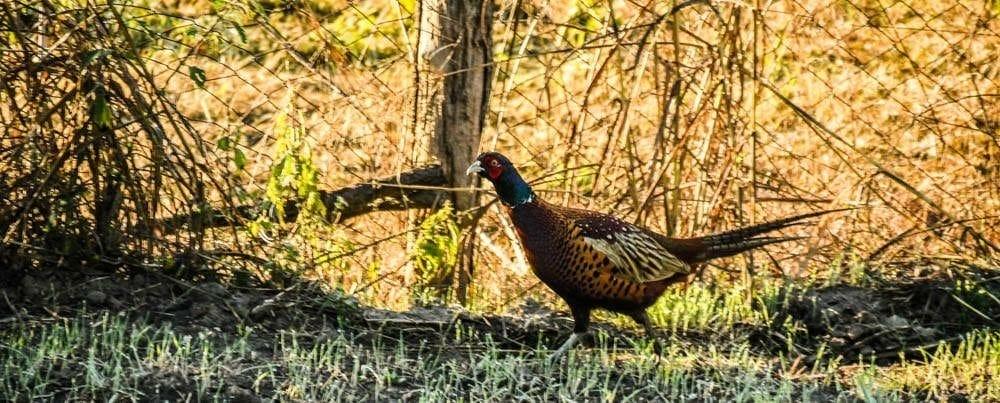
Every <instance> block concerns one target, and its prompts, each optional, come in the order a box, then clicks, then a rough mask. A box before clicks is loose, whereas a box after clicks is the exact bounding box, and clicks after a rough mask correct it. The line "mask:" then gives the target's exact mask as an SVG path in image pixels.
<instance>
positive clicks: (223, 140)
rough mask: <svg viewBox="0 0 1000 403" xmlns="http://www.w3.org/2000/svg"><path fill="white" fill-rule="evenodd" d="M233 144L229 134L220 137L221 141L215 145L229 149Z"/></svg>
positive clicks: (222, 148) (221, 148) (223, 149)
mask: <svg viewBox="0 0 1000 403" xmlns="http://www.w3.org/2000/svg"><path fill="white" fill-rule="evenodd" d="M231 144H232V143H231V140H229V136H225V137H223V138H220V139H219V141H216V142H215V146H216V147H219V149H220V150H222V151H229V147H230V146H231Z"/></svg>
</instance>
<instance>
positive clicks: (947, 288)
mask: <svg viewBox="0 0 1000 403" xmlns="http://www.w3.org/2000/svg"><path fill="white" fill-rule="evenodd" d="M956 284H961V283H960V282H959V283H956V282H955V281H950V280H947V279H944V278H936V279H932V278H923V279H916V280H910V281H907V282H898V283H886V284H877V285H873V286H871V287H867V288H865V287H857V286H843V285H841V286H833V287H825V288H815V289H805V290H796V291H788V292H787V293H783V294H782V295H780V298H782V299H784V300H785V303H784V304H783V305H782V306H783V307H784V309H782V310H779V311H778V312H777V315H775V316H774V319H773V321H772V323H771V325H770V326H762V325H750V324H741V325H738V326H735V327H733V328H731V329H720V331H719V332H711V333H708V332H706V333H698V332H690V333H687V334H672V335H671V340H673V341H674V342H680V343H690V344H691V345H702V344H706V343H718V344H719V345H722V346H724V345H726V343H725V341H726V340H733V339H742V340H749V342H750V343H751V345H753V346H754V347H755V348H756V349H759V351H764V352H766V353H770V354H774V355H786V356H790V357H796V359H797V360H801V361H802V364H803V365H806V364H810V365H811V364H812V363H813V362H814V361H817V360H828V359H831V357H837V359H840V360H842V362H858V361H867V362H874V363H876V364H877V365H889V364H891V363H893V362H898V361H899V360H900V359H901V357H908V356H913V355H916V354H918V352H919V351H921V349H922V348H929V347H932V346H936V345H937V344H938V343H941V342H945V343H954V342H957V341H958V335H961V334H963V333H965V332H968V331H970V330H974V329H981V328H997V327H998V324H997V321H996V320H997V318H1000V303H996V304H980V303H977V301H974V300H973V299H975V298H988V296H985V297H984V296H981V295H967V294H966V293H963V290H962V289H960V287H959V286H956ZM980 284H981V285H983V286H985V287H986V289H988V290H992V291H994V292H993V293H992V295H1000V277H996V276H994V277H992V278H988V277H987V278H984V279H982V280H981V282H980ZM0 294H2V301H0V331H9V330H10V329H13V328H14V327H15V326H16V325H17V324H19V323H22V324H23V323H25V322H31V321H58V320H65V319H67V318H74V317H79V316H81V315H99V314H100V313H101V312H114V313H123V314H124V315H126V316H127V317H133V318H143V319H144V320H146V321H148V322H151V323H169V324H170V325H171V326H172V327H173V328H174V329H175V330H176V331H178V332H182V333H186V334H191V335H195V334H200V333H204V332H206V331H210V333H212V334H214V335H216V336H217V337H222V338H225V337H235V335H236V333H237V332H239V329H240V328H245V327H247V326H252V327H253V328H254V329H256V330H255V332H254V333H253V334H252V336H251V337H250V339H249V345H250V346H251V347H252V348H253V349H255V350H257V353H258V354H257V356H258V357H259V359H260V360H267V359H268V357H269V356H270V355H271V354H274V348H273V345H274V343H275V340H276V339H277V338H278V337H279V334H280V333H281V332H283V331H288V330H289V329H295V331H296V332H298V333H299V334H303V335H307V337H306V338H305V339H304V340H307V341H306V342H308V340H309V339H310V338H312V339H313V340H315V341H317V342H319V341H321V340H324V339H327V338H331V337H338V336H341V335H345V336H347V337H349V338H350V339H351V340H354V341H355V342H356V343H357V344H358V345H359V346H370V345H373V343H375V344H377V343H383V344H386V345H402V346H404V349H406V350H407V351H410V350H411V347H412V351H413V353H412V354H415V355H419V354H420V353H419V352H420V351H427V348H428V346H431V347H433V348H435V349H436V351H438V352H439V353H440V356H442V357H450V358H452V359H463V357H468V356H469V352H470V351H475V350H476V349H477V348H479V347H478V346H479V343H478V341H482V340H487V339H488V340H490V342H491V345H492V346H493V347H492V348H496V349H497V351H501V352H507V353H510V354H524V353H525V352H526V351H527V352H531V351H533V350H536V349H538V347H548V348H553V347H555V346H557V345H558V343H560V342H561V341H562V339H563V338H564V337H566V335H567V334H568V333H569V332H570V329H571V328H572V321H571V319H570V318H569V317H568V316H567V315H566V313H565V312H553V311H551V310H549V309H546V308H544V307H542V306H540V305H539V304H532V303H530V302H529V303H526V304H525V305H524V306H522V307H521V308H520V311H519V312H515V313H513V314H511V315H481V314H474V313H469V312H465V311H461V310H458V309H455V308H448V307H422V308H415V309H413V310H411V311H409V312H392V311H386V310H380V309H373V308H368V307H364V306H361V305H360V304H359V303H358V302H356V301H355V300H353V299H351V298H348V297H345V296H343V295H341V294H336V293H328V292H323V291H320V288H319V287H317V286H315V285H311V284H309V283H300V284H298V285H296V286H294V287H291V288H289V289H285V290H275V289H268V288H253V287H235V286H224V285H222V284H220V283H218V282H214V281H202V282H195V283H189V282H186V281H181V280H176V279H172V278H170V277H167V276H164V275H160V274H155V273H148V272H124V273H99V272H78V273H74V274H71V275H69V276H67V274H66V273H65V272H60V273H55V272H38V273H34V274H32V275H28V276H25V277H24V278H22V279H21V280H20V281H19V282H18V283H17V284H16V285H14V286H12V287H7V288H4V289H2V290H0ZM972 307H980V308H972ZM982 307H989V308H988V309H986V308H982ZM788 326H794V327H796V328H798V329H799V330H798V333H797V334H798V335H799V336H797V337H796V338H795V340H794V341H791V342H790V341H789V340H788V336H787V334H788V332H787V331H782V330H781V329H784V328H787V327H788ZM456 329H462V331H461V332H456ZM595 330H596V333H598V334H604V335H611V337H609V338H608V340H610V343H611V344H612V345H614V346H617V347H620V348H623V349H628V348H632V347H633V346H634V344H633V343H632V342H631V340H633V339H635V338H637V337H640V336H641V335H640V334H637V333H636V332H635V330H633V329H620V328H616V327H615V326H612V325H611V324H608V323H597V324H596V325H595ZM457 333H461V334H462V335H463V336H461V337H457V336H456V334H457ZM821 347H822V350H823V351H821ZM407 354H410V353H409V352H408V353H407ZM539 354H545V352H541V353H539ZM71 378H72V374H66V379H62V380H61V381H63V382H66V383H67V384H69V383H71V382H72V380H71ZM59 382H60V380H59V379H58V376H57V379H56V380H55V383H57V384H58V383H59ZM225 383H226V385H227V386H226V388H225V390H226V392H225V393H226V394H227V395H229V398H231V399H233V400H234V401H260V398H259V397H258V396H257V394H256V393H254V392H251V391H252V390H253V389H254V387H253V385H252V384H253V380H252V379H245V378H241V377H239V376H234V377H233V378H232V379H226V380H225ZM147 386H148V388H149V391H148V393H147V394H146V396H149V397H155V398H156V399H158V400H162V399H166V400H178V399H181V398H182V397H183V396H188V394H187V392H190V391H189V390H187V389H190V388H192V387H193V385H192V384H191V383H190V382H188V381H186V379H185V376H184V374H176V373H175V374H169V373H163V374H160V375H159V377H153V378H151V379H149V380H148V383H147ZM400 390H401V392H400V393H401V394H400V395H399V396H396V397H401V398H402V397H405V396H404V395H403V393H404V392H402V391H403V390H405V388H401V389H400ZM956 397H957V398H959V400H961V399H960V396H956Z"/></svg>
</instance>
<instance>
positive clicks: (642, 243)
mask: <svg viewBox="0 0 1000 403" xmlns="http://www.w3.org/2000/svg"><path fill="white" fill-rule="evenodd" d="M568 213H569V214H567V216H568V217H569V218H570V219H571V220H572V221H573V223H574V225H575V226H576V228H577V229H578V230H579V231H580V232H579V233H580V235H581V236H583V239H584V241H585V242H586V243H587V244H588V245H590V246H591V247H593V248H594V249H595V250H597V251H598V252H601V253H603V254H604V255H606V256H607V257H608V259H609V260H611V263H612V264H613V265H614V266H615V269H616V270H617V272H616V273H615V274H616V275H621V276H623V277H625V278H628V279H630V280H633V281H636V282H640V283H645V282H650V281H656V280H662V279H665V278H669V277H673V276H674V275H676V274H684V273H689V272H690V271H691V268H690V266H688V265H687V264H686V263H684V262H683V261H681V260H680V259H679V258H677V256H674V254H672V253H670V251H668V250H667V249H666V248H665V247H664V246H663V245H662V244H661V243H660V242H659V241H657V235H656V234H654V233H652V232H650V231H649V230H647V229H645V228H641V227H638V226H635V225H632V224H629V223H627V222H625V221H622V220H620V219H618V218H615V217H613V216H610V215H606V214H600V213H595V212H591V211H585V210H573V211H570V212H568Z"/></svg>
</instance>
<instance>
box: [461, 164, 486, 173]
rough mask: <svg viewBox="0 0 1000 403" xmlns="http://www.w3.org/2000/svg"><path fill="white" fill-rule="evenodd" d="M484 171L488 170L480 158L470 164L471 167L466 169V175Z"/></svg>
mask: <svg viewBox="0 0 1000 403" xmlns="http://www.w3.org/2000/svg"><path fill="white" fill-rule="evenodd" d="M483 172H486V169H483V164H482V163H481V162H479V160H476V161H475V162H473V163H472V165H469V169H466V170H465V174H466V175H472V174H478V173H483Z"/></svg>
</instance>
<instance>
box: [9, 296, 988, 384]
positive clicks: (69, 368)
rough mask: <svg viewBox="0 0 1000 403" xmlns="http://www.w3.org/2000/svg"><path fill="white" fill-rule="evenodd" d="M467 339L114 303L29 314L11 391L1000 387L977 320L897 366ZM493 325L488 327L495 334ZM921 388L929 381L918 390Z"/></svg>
mask: <svg viewBox="0 0 1000 403" xmlns="http://www.w3.org/2000/svg"><path fill="white" fill-rule="evenodd" d="M455 332H456V333H455V336H456V337H457V338H455V339H454V340H453V341H454V343H453V344H449V345H441V344H438V343H431V342H417V341H415V340H407V341H405V342H404V341H400V340H392V339H384V338H376V339H372V340H367V341H362V339H357V338H355V337H354V336H351V333H350V332H346V331H345V332H334V331H331V332H329V333H326V334H312V333H304V332H301V331H294V330H288V331H283V332H280V333H279V334H264V333H260V330H251V329H244V330H241V331H240V332H239V334H238V335H235V336H223V335H219V334H213V333H211V332H205V331H202V332H199V333H196V334H188V333H187V332H185V331H184V330H183V329H178V328H175V327H173V326H171V325H169V324H155V323H151V322H149V321H146V320H129V319H127V318H125V317H124V316H116V315H110V314H103V315H98V316H91V317H80V318H77V319H67V320H63V321H57V322H45V323H34V324H21V325H16V326H14V327H12V328H9V329H7V330H6V331H5V332H4V333H3V334H2V335H0V342H2V349H3V354H2V358H0V369H2V370H3V372H4V373H5V374H7V376H5V377H4V379H3V380H2V381H0V395H3V396H6V397H7V398H10V399H13V400H34V399H68V400H105V399H139V400H143V399H152V398H156V397H160V398H167V399H182V400H183V399H199V400H214V399H216V398H222V397H226V396H228V395H229V394H231V393H232V390H233V389H232V387H238V388H240V390H246V391H248V392H247V393H252V394H254V395H257V396H260V397H271V398H277V399H283V400H287V399H292V400H306V401H332V400H343V399H348V400H354V399H400V398H402V399H420V400H426V401H438V400H442V399H444V400H455V399H460V400H489V399H505V400H506V399H527V400H552V399H556V400H579V399H595V400H622V399H625V400H627V399H633V398H646V399H666V400H692V399H694V400H702V399H704V400H725V401H801V400H805V401H830V400H854V399H861V400H868V401H895V400H907V399H911V398H914V397H918V396H924V395H921V393H925V394H928V396H934V397H935V398H944V399H947V397H948V396H950V395H952V394H955V393H959V394H963V395H965V396H967V397H969V398H970V399H973V400H992V399H996V398H998V397H1000V389H998V388H997V386H996V383H995V382H993V380H994V379H995V378H996V377H997V376H998V372H997V369H998V368H1000V343H998V340H1000V338H998V334H997V333H996V332H974V333H971V334H969V335H967V339H966V340H965V341H963V342H962V343H960V344H959V345H958V346H957V347H956V348H955V349H954V350H950V349H948V348H947V347H941V348H939V349H937V350H936V351H933V352H929V353H928V354H927V355H926V356H925V357H924V358H923V359H922V361H923V362H920V361H903V363H901V364H896V365H892V366H889V367H881V368H880V367H876V366H873V365H870V364H868V365H860V366H852V367H841V366H839V364H838V361H837V360H831V361H825V362H824V363H822V364H817V365H815V366H813V367H810V368H804V369H803V368H798V367H796V366H795V365H789V363H788V362H787V361H786V360H783V359H780V358H775V357H772V356H768V355H766V354H761V353H760V352H758V351H755V350H754V348H753V347H752V346H750V345H749V344H746V343H745V342H729V343H726V344H721V345H716V344H696V343H692V342H691V341H690V340H684V339H678V338H675V337H674V336H670V335H669V334H668V335H667V336H666V340H665V343H664V346H665V347H664V351H663V354H662V355H661V356H656V355H655V354H653V353H652V352H651V348H650V346H649V345H648V343H646V342H639V343H637V346H638V348H637V349H636V348H622V347H619V346H620V344H615V343H612V342H611V341H612V340H611V337H614V336H610V335H607V334H599V335H598V337H597V338H596V341H595V343H596V346H595V347H593V348H590V349H583V348H581V349H577V350H575V351H573V352H572V353H571V354H570V356H569V358H568V361H567V362H563V363H557V364H552V365H550V364H547V363H546V362H545V361H544V358H545V357H546V356H547V354H548V352H549V351H550V350H547V349H545V348H544V346H539V347H540V349H538V350H534V349H518V350H510V349H505V348H502V347H500V346H498V345H497V344H496V343H494V342H493V341H491V338H490V337H489V335H488V334H487V335H485V336H484V337H479V338H478V339H477V341H476V342H472V341H471V340H469V339H467V338H465V337H463V336H462V335H461V334H462V333H463V332H465V333H466V334H468V332H467V331H464V330H456V331H455ZM481 336H482V335H481ZM914 393H917V394H916V395H914Z"/></svg>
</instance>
